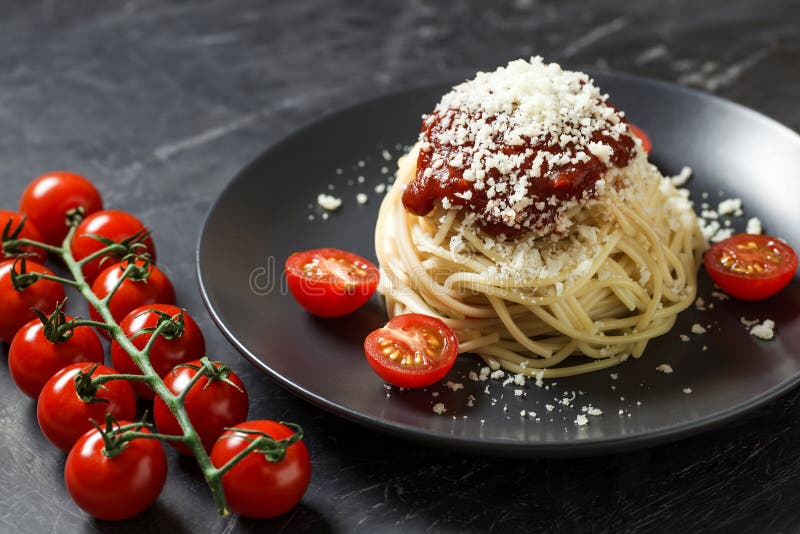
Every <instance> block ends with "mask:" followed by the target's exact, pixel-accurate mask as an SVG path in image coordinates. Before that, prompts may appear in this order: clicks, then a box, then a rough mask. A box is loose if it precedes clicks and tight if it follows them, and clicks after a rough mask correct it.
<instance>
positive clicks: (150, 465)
mask: <svg viewBox="0 0 800 534" xmlns="http://www.w3.org/2000/svg"><path fill="white" fill-rule="evenodd" d="M129 424H131V423H129V422H128V421H119V423H118V425H119V426H125V425H129ZM136 431H137V432H143V433H150V431H149V430H147V429H146V428H141V429H137V430H136ZM115 452H116V451H115ZM166 480H167V457H166V455H165V454H164V448H163V446H162V445H161V443H159V442H158V441H157V440H155V439H148V438H135V439H132V440H130V441H127V442H126V443H125V444H124V446H120V450H119V451H118V452H117V453H116V454H113V455H111V454H108V451H107V450H106V443H105V441H104V440H103V436H102V434H101V433H100V431H99V430H97V429H96V428H93V429H92V430H89V431H88V432H86V433H85V434H83V435H82V436H81V437H80V438H79V439H78V441H77V442H76V443H75V445H74V446H73V447H72V450H71V451H70V453H69V456H67V462H66V465H65V466H64V481H65V482H66V485H67V490H68V491H69V494H70V495H71V496H72V499H73V500H74V501H75V503H76V504H77V505H78V506H80V508H81V509H82V510H83V511H84V512H86V513H87V514H89V515H91V516H93V517H95V518H97V519H102V520H105V521H121V520H123V519H128V518H130V517H133V516H135V515H136V514H138V513H141V512H143V511H144V510H146V509H147V508H149V507H150V505H152V504H153V503H154V502H155V500H156V499H157V498H158V495H159V494H160V493H161V490H162V489H163V488H164V482H166Z"/></svg>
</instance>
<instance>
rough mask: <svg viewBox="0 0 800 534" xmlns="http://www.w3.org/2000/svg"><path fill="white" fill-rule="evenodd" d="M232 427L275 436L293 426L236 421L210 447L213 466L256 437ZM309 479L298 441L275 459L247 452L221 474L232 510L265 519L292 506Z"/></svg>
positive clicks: (278, 437)
mask: <svg viewBox="0 0 800 534" xmlns="http://www.w3.org/2000/svg"><path fill="white" fill-rule="evenodd" d="M236 429H249V430H258V431H260V432H264V433H265V434H267V435H268V436H270V437H271V438H273V439H275V440H281V439H286V438H288V437H290V436H291V435H292V434H294V430H292V429H290V428H289V427H287V426H285V425H282V424H280V423H276V422H275V421H264V420H257V421H248V422H246V423H242V424H240V425H236V426H235V427H233V428H232V429H231V430H227V431H226V432H225V433H224V434H223V435H222V436H221V437H220V438H219V440H217V443H216V444H215V445H214V449H213V450H212V451H211V463H213V464H214V465H215V466H216V467H221V466H223V465H225V463H227V462H228V460H230V459H231V458H233V457H234V456H236V455H237V454H238V453H239V452H241V451H242V450H243V449H244V448H245V447H247V446H248V445H249V444H250V442H251V441H252V440H253V439H255V438H256V436H254V435H252V434H244V433H240V432H237V431H236ZM310 480H311V460H310V459H309V456H308V449H306V446H305V444H304V443H303V442H302V441H298V442H296V443H293V444H292V445H290V446H289V447H288V448H287V449H286V457H285V458H283V459H282V460H280V461H278V462H271V461H269V460H268V459H267V458H266V456H265V455H264V454H261V453H258V452H251V453H250V454H248V455H247V456H245V457H244V459H243V460H242V461H241V462H239V463H237V464H236V465H235V466H233V467H232V468H231V470H230V471H228V472H227V473H225V474H224V475H223V477H222V485H223V488H224V489H225V497H226V498H227V500H228V506H229V507H230V509H231V510H232V511H234V512H236V513H237V514H240V515H243V516H245V517H250V518H253V519H267V518H272V517H277V516H279V515H281V514H285V513H286V512H288V511H289V510H291V509H292V508H294V506H295V505H296V504H297V503H298V502H300V499H301V498H302V497H303V494H304V493H305V492H306V488H308V483H309V481H310Z"/></svg>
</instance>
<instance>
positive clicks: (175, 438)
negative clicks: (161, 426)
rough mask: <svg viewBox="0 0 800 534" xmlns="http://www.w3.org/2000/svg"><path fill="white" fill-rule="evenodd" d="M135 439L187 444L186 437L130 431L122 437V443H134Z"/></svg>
mask: <svg viewBox="0 0 800 534" xmlns="http://www.w3.org/2000/svg"><path fill="white" fill-rule="evenodd" d="M135 439H159V440H164V441H180V442H185V441H186V436H185V435H183V436H176V435H173V434H159V433H157V432H135V431H131V430H128V431H126V432H125V434H124V435H123V436H122V437H121V440H122V441H133V440H135Z"/></svg>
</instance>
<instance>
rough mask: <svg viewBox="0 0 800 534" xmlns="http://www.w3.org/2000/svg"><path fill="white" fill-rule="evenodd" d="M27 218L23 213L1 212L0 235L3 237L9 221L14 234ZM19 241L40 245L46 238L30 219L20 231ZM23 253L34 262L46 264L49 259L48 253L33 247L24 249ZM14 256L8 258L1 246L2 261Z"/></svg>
mask: <svg viewBox="0 0 800 534" xmlns="http://www.w3.org/2000/svg"><path fill="white" fill-rule="evenodd" d="M24 218H25V216H24V215H23V214H21V213H17V212H15V211H8V210H0V235H2V233H3V231H4V230H5V228H6V225H7V224H8V221H11V226H10V227H9V232H11V233H13V232H14V231H15V230H16V229H17V228H18V227H19V224H20V223H21V222H22V221H23V219H24ZM17 239H30V240H32V241H38V242H40V243H42V242H44V238H43V236H42V233H41V232H40V231H39V229H38V228H37V227H36V225H35V224H34V223H33V222H31V220H30V219H27V220H25V224H24V225H22V230H21V231H20V233H19V235H18V236H17ZM22 250H23V252H25V253H27V254H29V256H28V257H29V258H30V259H32V260H33V261H37V262H40V263H44V261H45V259H46V258H47V253H46V252H45V251H44V250H42V249H40V248H38V247H32V246H26V247H22ZM11 257H12V256H7V255H6V254H5V253H4V252H3V249H2V247H1V246H0V261H3V260H7V259H9V258H11Z"/></svg>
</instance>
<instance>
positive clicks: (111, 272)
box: [89, 260, 175, 323]
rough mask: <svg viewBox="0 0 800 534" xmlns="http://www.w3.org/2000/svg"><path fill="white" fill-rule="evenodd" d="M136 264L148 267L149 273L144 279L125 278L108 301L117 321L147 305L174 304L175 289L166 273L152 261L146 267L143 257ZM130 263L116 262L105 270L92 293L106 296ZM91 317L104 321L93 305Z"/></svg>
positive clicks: (95, 282) (90, 311)
mask: <svg viewBox="0 0 800 534" xmlns="http://www.w3.org/2000/svg"><path fill="white" fill-rule="evenodd" d="M136 265H138V266H140V267H142V268H145V267H146V269H147V271H148V272H149V275H148V276H147V278H145V279H144V280H137V279H135V278H131V277H128V278H126V279H125V280H123V281H122V284H120V286H119V288H118V289H117V291H116V292H115V293H114V296H113V297H111V300H110V301H109V303H108V309H109V311H110V312H111V315H112V317H114V320H115V321H116V322H117V323H119V322H120V321H122V319H124V318H125V316H126V315H128V314H129V313H130V312H131V311H132V310H134V309H135V308H139V307H140V306H144V305H148V304H175V288H174V287H173V286H172V282H170V280H169V278H167V275H165V274H164V273H163V272H162V271H161V269H159V268H158V267H156V266H155V265H153V264H150V265H147V266H144V262H143V261H142V260H136ZM127 266H128V262H127V261H123V262H121V263H114V264H112V265H110V266H109V267H108V268H106V269H105V270H103V272H101V273H100V275H99V276H98V277H97V279H96V280H95V281H94V283H93V284H92V293H94V294H95V295H97V297H98V298H101V299H102V298H105V297H106V296H107V295H108V294H109V292H110V291H111V290H112V289H114V287H115V286H116V285H117V284H118V283H119V281H120V278H122V274H123V273H124V272H125V269H126V268H127ZM89 316H90V317H91V318H92V319H94V320H95V321H102V318H101V317H100V314H99V313H97V310H95V309H94V308H93V307H90V308H89Z"/></svg>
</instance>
